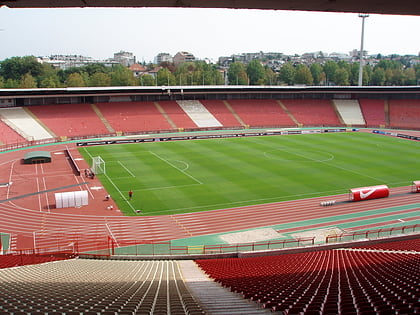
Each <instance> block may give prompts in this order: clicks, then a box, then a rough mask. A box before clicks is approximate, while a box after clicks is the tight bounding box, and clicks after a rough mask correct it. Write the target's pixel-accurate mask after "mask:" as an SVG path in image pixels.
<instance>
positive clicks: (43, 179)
mask: <svg viewBox="0 0 420 315" xmlns="http://www.w3.org/2000/svg"><path fill="white" fill-rule="evenodd" d="M42 181H43V182H44V190H45V191H46V190H47V183H46V182H45V177H42ZM45 200H46V202H47V209H48V212H51V209H50V203H49V202H48V193H47V192H46V193H45Z"/></svg>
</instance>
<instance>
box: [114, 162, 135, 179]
mask: <svg viewBox="0 0 420 315" xmlns="http://www.w3.org/2000/svg"><path fill="white" fill-rule="evenodd" d="M118 164H120V165H121V166H122V167H123V168H124V169H125V170H126V171H127V173H128V174H130V175H131V176H132V177H136V176H135V175H134V174H133V173H132V172H131V171H130V170H129V169H128V168H127V167H126V166H125V165H124V164H122V163H121V162H120V161H118Z"/></svg>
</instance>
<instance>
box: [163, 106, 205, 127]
mask: <svg viewBox="0 0 420 315" xmlns="http://www.w3.org/2000/svg"><path fill="white" fill-rule="evenodd" d="M157 103H158V104H159V105H160V106H161V107H162V109H163V110H164V112H165V113H166V114H167V115H168V116H169V118H170V119H171V120H172V121H173V122H174V124H175V125H176V127H177V128H184V129H185V128H198V126H197V124H195V123H194V121H192V119H191V118H190V117H189V116H188V115H187V114H186V113H185V112H184V110H183V109H182V108H181V106H179V105H178V104H177V102H175V101H160V102H157Z"/></svg>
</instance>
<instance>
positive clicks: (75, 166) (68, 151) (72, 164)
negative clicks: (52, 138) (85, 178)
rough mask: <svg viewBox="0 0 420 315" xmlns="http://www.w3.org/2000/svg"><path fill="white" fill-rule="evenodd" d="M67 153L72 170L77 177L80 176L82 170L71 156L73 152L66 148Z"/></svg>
mask: <svg viewBox="0 0 420 315" xmlns="http://www.w3.org/2000/svg"><path fill="white" fill-rule="evenodd" d="M65 152H66V155H67V157H68V160H69V162H70V166H71V168H72V170H73V172H74V174H75V175H76V176H80V168H79V166H77V163H76V161H75V160H74V158H73V155H72V154H71V152H70V150H69V148H68V147H67V146H66V150H65Z"/></svg>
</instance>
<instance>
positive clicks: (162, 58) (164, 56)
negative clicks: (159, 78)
mask: <svg viewBox="0 0 420 315" xmlns="http://www.w3.org/2000/svg"><path fill="white" fill-rule="evenodd" d="M173 60H174V58H173V57H172V56H171V55H170V54H168V53H159V54H158V55H157V56H156V57H155V60H154V63H155V64H157V65H160V64H161V63H162V62H173Z"/></svg>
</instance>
